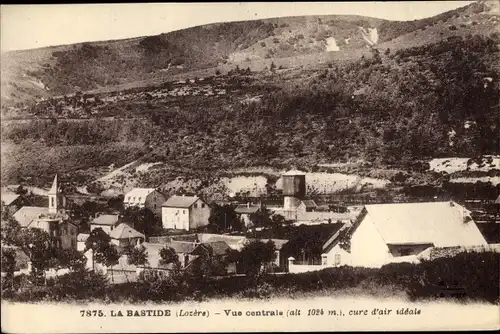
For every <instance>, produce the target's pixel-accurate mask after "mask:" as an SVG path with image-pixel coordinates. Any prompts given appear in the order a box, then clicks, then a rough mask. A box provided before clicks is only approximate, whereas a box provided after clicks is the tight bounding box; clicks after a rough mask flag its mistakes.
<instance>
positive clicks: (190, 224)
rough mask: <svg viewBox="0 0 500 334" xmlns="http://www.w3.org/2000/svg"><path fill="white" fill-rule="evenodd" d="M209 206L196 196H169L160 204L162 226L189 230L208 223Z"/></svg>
mask: <svg viewBox="0 0 500 334" xmlns="http://www.w3.org/2000/svg"><path fill="white" fill-rule="evenodd" d="M210 212H211V209H210V206H209V205H208V204H207V203H206V202H205V201H204V200H202V199H201V198H199V197H197V196H177V195H174V196H172V197H170V198H169V199H168V200H167V201H166V202H165V203H163V205H162V215H161V218H162V224H163V228H166V229H175V230H186V231H190V230H193V229H196V228H198V227H201V226H206V225H208V218H209V217H210Z"/></svg>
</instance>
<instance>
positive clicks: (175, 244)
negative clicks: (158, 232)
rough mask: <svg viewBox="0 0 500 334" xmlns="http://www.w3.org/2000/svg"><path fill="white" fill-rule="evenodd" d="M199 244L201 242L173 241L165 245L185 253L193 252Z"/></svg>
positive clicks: (177, 251)
mask: <svg viewBox="0 0 500 334" xmlns="http://www.w3.org/2000/svg"><path fill="white" fill-rule="evenodd" d="M198 245H199V243H194V242H189V241H172V242H169V243H167V244H165V246H168V247H170V248H172V249H173V250H174V251H175V252H176V253H185V254H189V253H191V252H192V251H193V250H194V249H195V248H196V247H197V246H198Z"/></svg>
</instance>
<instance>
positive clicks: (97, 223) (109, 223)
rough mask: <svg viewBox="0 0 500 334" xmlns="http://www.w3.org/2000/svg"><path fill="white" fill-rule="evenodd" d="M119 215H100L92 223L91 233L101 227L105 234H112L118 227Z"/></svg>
mask: <svg viewBox="0 0 500 334" xmlns="http://www.w3.org/2000/svg"><path fill="white" fill-rule="evenodd" d="M118 220H119V215H100V216H99V217H97V218H94V219H93V220H92V221H91V222H90V231H93V230H94V229H96V228H98V227H100V228H101V229H102V230H103V231H104V232H106V233H107V234H110V233H111V231H112V230H113V228H114V227H115V226H116V225H117V223H118Z"/></svg>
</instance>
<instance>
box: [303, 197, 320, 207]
mask: <svg viewBox="0 0 500 334" xmlns="http://www.w3.org/2000/svg"><path fill="white" fill-rule="evenodd" d="M302 203H303V204H304V205H305V207H306V208H308V209H309V208H312V209H314V208H317V207H318V205H317V204H316V202H315V201H313V200H312V199H305V200H303V201H302Z"/></svg>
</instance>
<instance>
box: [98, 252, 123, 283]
mask: <svg viewBox="0 0 500 334" xmlns="http://www.w3.org/2000/svg"><path fill="white" fill-rule="evenodd" d="M119 260H120V254H119V253H118V250H117V249H116V246H115V245H113V244H111V243H110V244H108V245H107V246H106V247H105V248H104V250H103V252H102V254H100V255H99V256H98V257H97V259H96V261H97V263H101V264H104V265H105V266H106V267H110V268H111V281H112V282H114V281H115V279H114V275H113V267H114V266H115V265H117V264H118V261H119Z"/></svg>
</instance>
